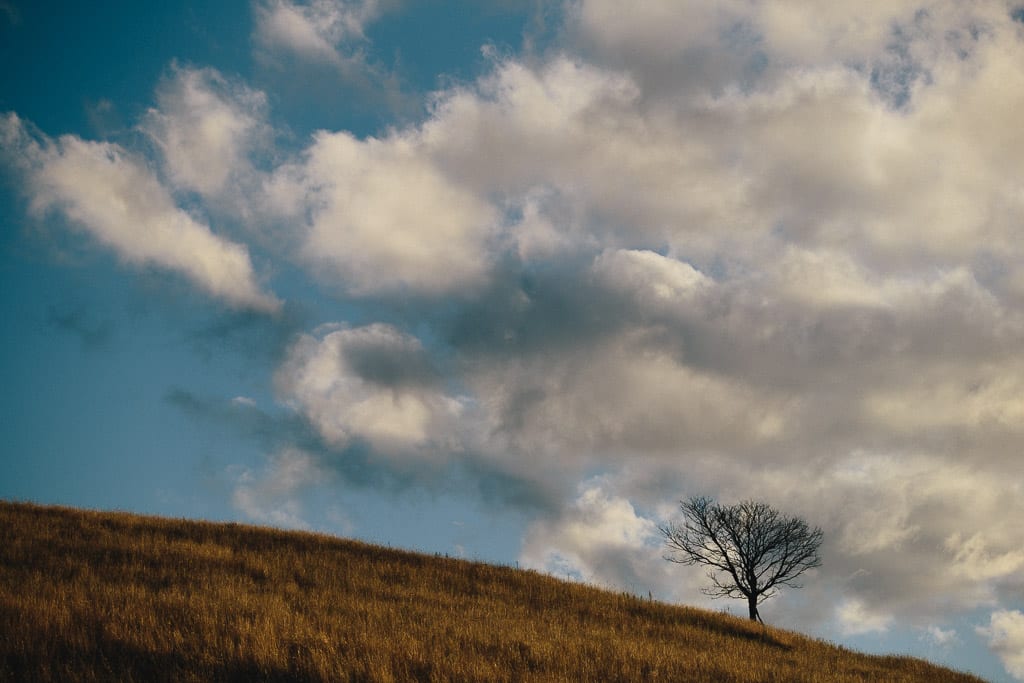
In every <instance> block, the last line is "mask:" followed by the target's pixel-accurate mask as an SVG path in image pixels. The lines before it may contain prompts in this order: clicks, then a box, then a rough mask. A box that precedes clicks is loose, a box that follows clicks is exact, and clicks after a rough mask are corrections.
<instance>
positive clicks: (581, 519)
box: [519, 478, 679, 594]
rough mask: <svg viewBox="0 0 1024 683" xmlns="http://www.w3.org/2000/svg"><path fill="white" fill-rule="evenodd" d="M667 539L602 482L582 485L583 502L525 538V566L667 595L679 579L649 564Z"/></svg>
mask: <svg viewBox="0 0 1024 683" xmlns="http://www.w3.org/2000/svg"><path fill="white" fill-rule="evenodd" d="M660 546H661V536H660V534H659V533H658V529H657V526H656V525H655V523H654V522H652V521H651V520H650V519H648V518H646V517H644V516H642V515H638V514H637V512H636V510H635V509H634V508H633V506H632V504H630V502H629V501H628V500H626V499H624V498H622V497H619V496H616V495H614V494H610V493H609V492H608V491H607V490H605V488H604V486H603V485H602V482H601V480H600V479H599V478H598V479H593V480H589V481H587V482H584V483H583V484H581V485H580V486H579V489H578V491H577V497H576V499H575V500H574V501H572V502H571V503H569V504H568V505H567V506H566V508H565V509H564V510H563V511H562V512H561V513H560V515H559V516H558V517H557V518H556V519H544V520H540V521H537V522H535V523H534V524H533V525H532V526H531V527H530V528H529V529H527V532H526V534H525V535H524V537H523V544H522V548H521V551H520V554H519V561H520V562H521V563H522V564H523V566H525V567H529V568H534V569H538V570H541V571H546V572H549V573H551V574H556V575H562V576H568V577H570V578H575V579H576V580H581V581H586V582H588V583H595V584H599V585H607V586H612V587H615V588H620V589H621V588H625V589H629V590H631V591H633V592H634V593H637V594H642V593H646V592H648V591H651V590H652V589H654V590H658V591H659V592H661V591H662V589H664V588H665V587H666V586H667V585H669V584H670V583H671V584H678V583H679V577H678V576H675V575H674V574H673V573H672V572H670V571H668V569H667V568H666V567H664V566H663V564H664V563H662V564H655V563H652V562H650V561H649V557H650V556H651V555H657V554H658V553H659V551H660Z"/></svg>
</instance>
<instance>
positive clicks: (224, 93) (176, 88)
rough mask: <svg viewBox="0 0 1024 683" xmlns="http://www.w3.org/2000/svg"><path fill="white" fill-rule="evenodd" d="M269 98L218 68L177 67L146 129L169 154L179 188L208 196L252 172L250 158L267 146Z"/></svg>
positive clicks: (172, 175)
mask: <svg viewBox="0 0 1024 683" xmlns="http://www.w3.org/2000/svg"><path fill="white" fill-rule="evenodd" d="M266 109H267V102H266V96H265V95H264V94H263V93H261V92H258V91H255V90H251V89H249V88H248V87H246V86H244V85H241V84H235V83H231V82H229V81H228V80H227V79H225V78H224V77H223V76H222V75H221V74H220V73H218V72H217V71H216V70H214V69H188V68H180V67H174V68H173V69H172V73H171V75H170V77H169V78H168V79H167V80H166V81H165V82H164V83H163V84H162V85H161V86H160V87H159V88H158V89H157V108H154V109H150V110H149V111H148V112H147V113H146V116H145V118H144V119H143V122H142V129H143V131H145V132H146V133H147V134H148V135H149V136H150V138H151V139H152V140H153V141H154V142H156V144H157V145H158V146H159V147H160V150H161V151H162V152H163V156H164V159H165V162H166V167H167V172H168V177H169V179H170V180H171V182H172V183H173V184H174V185H175V187H178V188H183V189H186V190H194V191H196V192H198V193H200V194H203V195H206V196H216V195H218V194H220V193H222V192H224V191H225V190H226V189H227V188H228V187H229V184H237V183H239V182H241V181H242V180H244V179H245V177H246V176H248V175H250V174H251V173H252V168H251V162H250V161H249V159H248V155H249V154H250V153H251V152H252V151H253V150H254V149H255V148H257V147H259V146H261V145H266V144H267V143H266V140H265V138H267V137H268V136H269V134H270V131H269V127H268V126H267V124H266V123H265V120H266V116H267V111H266Z"/></svg>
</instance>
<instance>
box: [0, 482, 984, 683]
mask: <svg viewBox="0 0 1024 683" xmlns="http://www.w3.org/2000/svg"><path fill="white" fill-rule="evenodd" d="M0 633H2V634H4V636H3V638H0V680H5V681H25V680H38V681H100V680H124V681H130V680H137V681H143V680H144V681H160V680H166V681H630V682H632V681H655V680H662V681H708V682H711V681H714V682H715V683H722V682H729V681H735V682H737V683H738V682H751V683H753V682H754V681H880V680H884V681H929V682H940V683H941V682H946V681H948V682H951V683H952V682H954V681H956V682H968V681H974V682H977V681H979V680H980V679H978V678H975V677H973V676H969V675H966V674H962V673H957V672H953V671H950V670H948V669H943V668H940V667H938V666H936V665H933V664H931V663H928V662H925V661H922V660H919V659H913V658H907V657H879V656H869V655H864V654H859V653H856V652H851V651H849V650H847V649H844V648H841V647H837V646H835V645H833V644H829V643H826V642H823V641H819V640H814V639H811V638H808V637H805V636H802V635H800V634H797V633H793V632H789V631H783V630H778V629H774V628H767V629H764V628H762V627H760V626H757V625H754V624H751V623H750V622H749V621H747V620H744V619H740V618H736V617H731V616H728V615H723V614H718V613H713V612H708V611H705V610H699V609H694V608H688V607H681V606H673V605H667V604H663V603H658V602H652V601H649V600H645V599H642V598H639V597H636V596H632V595H626V594H621V593H615V592H609V591H604V590H600V589H597V588H594V587H590V586H586V585H581V584H576V583H569V582H565V581H561V580H558V579H555V578H553V577H550V576H547V575H543V574H539V573H536V572H532V571H523V570H517V569H513V568H510V567H500V566H493V565H488V564H482V563H477V562H469V561H464V560H457V559H451V558H444V557H435V556H429V555H423V554H416V553H410V552H403V551H398V550H392V549H386V548H381V547H377V546H372V545H367V544H364V543H359V542H355V541H349V540H343V539H338V538H334V537H329V536H325V535H318V534H311V533H301V532H285V531H279V530H273V529H266V528H258V527H252V526H244V525H239V524H223V523H210V522H195V521H184V520H172V519H163V518H155V517H144V516H139V515H132V514H127V513H107V512H92V511H84V510H74V509H68V508H58V507H42V506H37V505H30V504H23V503H8V502H3V501H0Z"/></svg>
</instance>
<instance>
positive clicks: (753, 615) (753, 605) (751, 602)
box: [747, 595, 764, 624]
mask: <svg viewBox="0 0 1024 683" xmlns="http://www.w3.org/2000/svg"><path fill="white" fill-rule="evenodd" d="M747 608H748V609H749V611H750V620H751V621H761V615H760V614H758V612H757V596H756V595H748V596H747ZM761 623H762V624H763V623H764V622H763V621H761Z"/></svg>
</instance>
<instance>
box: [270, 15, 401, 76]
mask: <svg viewBox="0 0 1024 683" xmlns="http://www.w3.org/2000/svg"><path fill="white" fill-rule="evenodd" d="M385 4H386V3H385V2H381V0H312V2H308V3H301V2H290V1H289V0H266V1H262V2H258V3H256V4H255V14H256V38H257V40H258V41H259V42H260V43H261V44H262V45H264V46H265V47H268V48H272V49H279V50H285V51H288V52H291V53H294V54H296V55H298V56H300V57H302V58H304V59H308V60H312V61H320V62H327V63H331V64H338V65H340V64H342V63H343V62H344V61H345V59H346V58H345V56H343V53H342V50H344V49H348V48H349V47H350V45H351V44H353V43H359V42H362V41H364V40H365V39H366V36H365V34H364V28H365V27H366V25H367V24H368V23H369V22H371V21H373V20H374V19H376V18H377V17H378V16H379V15H380V13H381V12H382V10H383V7H384V5H385Z"/></svg>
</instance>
